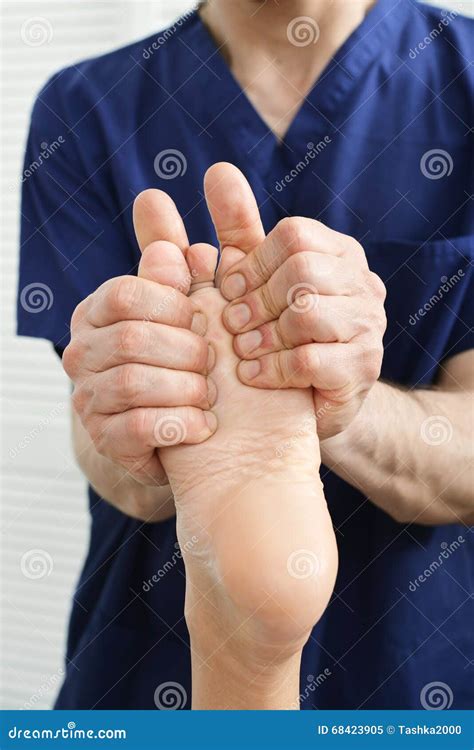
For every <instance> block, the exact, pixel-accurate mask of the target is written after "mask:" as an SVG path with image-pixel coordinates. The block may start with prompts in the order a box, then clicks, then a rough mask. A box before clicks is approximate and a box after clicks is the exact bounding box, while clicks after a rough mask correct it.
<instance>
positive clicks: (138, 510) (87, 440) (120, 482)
mask: <svg viewBox="0 0 474 750" xmlns="http://www.w3.org/2000/svg"><path fill="white" fill-rule="evenodd" d="M72 435H73V445H74V452H75V455H76V459H77V462H78V464H79V466H80V468H81V469H82V472H83V473H84V475H85V477H86V478H87V480H88V482H89V483H90V484H91V485H92V487H93V488H94V489H95V491H96V492H97V494H98V495H100V497H102V498H103V499H104V500H107V501H108V502H109V503H110V504H111V505H113V506H115V507H116V508H118V510H120V511H122V513H126V515H128V516H132V517H134V518H139V519H140V520H142V521H145V522H150V523H154V522H157V521H165V520H166V519H167V518H170V517H171V516H174V514H175V507H174V499H173V494H172V492H171V489H170V486H169V485H168V484H166V485H164V486H163V487H158V486H153V485H145V484H142V483H141V482H138V481H137V480H136V479H134V478H133V476H132V475H131V474H130V473H129V472H128V471H127V470H126V469H125V468H124V467H123V466H121V465H120V464H117V463H114V462H113V461H111V460H110V459H109V458H106V457H105V456H102V455H100V453H98V451H97V450H96V448H95V447H94V443H93V441H92V439H91V437H90V435H89V433H88V432H87V430H86V429H85V428H84V427H83V425H82V423H81V420H80V419H79V416H78V415H77V413H76V412H75V411H74V409H73V410H72Z"/></svg>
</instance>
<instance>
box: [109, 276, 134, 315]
mask: <svg viewBox="0 0 474 750" xmlns="http://www.w3.org/2000/svg"><path fill="white" fill-rule="evenodd" d="M136 285H137V280H136V278H135V277H134V276H119V277H118V278H117V279H114V281H113V282H112V283H111V285H110V290H109V293H108V304H109V305H110V307H111V309H112V311H113V312H114V313H115V314H116V315H117V316H119V317H123V318H126V317H127V316H128V315H130V313H131V312H132V310H133V308H134V306H135V303H136Z"/></svg>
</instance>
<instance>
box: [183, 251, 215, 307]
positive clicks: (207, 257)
mask: <svg viewBox="0 0 474 750" xmlns="http://www.w3.org/2000/svg"><path fill="white" fill-rule="evenodd" d="M218 257H219V253H218V252H217V248H216V247H213V245H208V244H207V243H205V242H198V243H196V244H194V245H191V246H190V248H189V250H188V252H187V254H186V260H187V265H188V268H189V273H190V278H191V289H190V292H191V294H192V293H193V292H195V291H197V290H198V289H202V288H205V287H210V286H211V287H212V286H214V277H215V273H216V266H217V261H218Z"/></svg>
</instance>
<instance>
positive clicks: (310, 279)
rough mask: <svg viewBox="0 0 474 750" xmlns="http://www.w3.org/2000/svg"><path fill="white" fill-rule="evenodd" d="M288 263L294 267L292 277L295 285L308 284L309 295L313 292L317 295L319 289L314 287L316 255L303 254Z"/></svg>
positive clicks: (295, 256) (293, 257) (294, 256)
mask: <svg viewBox="0 0 474 750" xmlns="http://www.w3.org/2000/svg"><path fill="white" fill-rule="evenodd" d="M288 262H289V264H290V267H292V271H293V273H292V276H293V278H294V281H295V284H307V285H308V293H310V292H311V291H312V292H313V293H315V292H316V291H317V289H316V287H315V285H314V277H315V270H314V255H313V254H312V253H305V252H301V253H298V254H297V255H293V256H292V257H291V258H290V259H289V261H288ZM302 291H304V290H302Z"/></svg>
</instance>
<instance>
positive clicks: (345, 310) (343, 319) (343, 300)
mask: <svg viewBox="0 0 474 750" xmlns="http://www.w3.org/2000/svg"><path fill="white" fill-rule="evenodd" d="M368 328H369V322H368V320H367V313H366V308H365V305H364V304H363V303H362V302H361V301H360V300H359V299H358V298H351V297H329V296H325V295H318V294H308V295H304V296H301V297H297V298H296V300H295V301H294V303H293V304H292V305H291V307H287V308H286V310H283V312H282V313H281V315H280V317H279V318H278V320H272V321H270V322H269V323H265V324H264V325H262V326H260V327H259V328H255V329H254V330H253V331H248V332H247V333H242V334H239V335H238V336H235V337H234V350H235V352H236V354H237V355H238V356H239V357H242V358H244V359H255V358H256V357H261V356H262V355H264V354H270V353H271V352H277V351H280V350H281V349H293V348H294V347H296V346H301V345H302V344H312V343H315V342H317V343H320V344H323V343H331V342H337V341H338V342H340V343H346V342H348V341H351V339H353V338H354V337H355V336H357V335H358V334H361V333H365V332H367V330H368Z"/></svg>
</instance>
